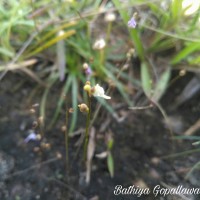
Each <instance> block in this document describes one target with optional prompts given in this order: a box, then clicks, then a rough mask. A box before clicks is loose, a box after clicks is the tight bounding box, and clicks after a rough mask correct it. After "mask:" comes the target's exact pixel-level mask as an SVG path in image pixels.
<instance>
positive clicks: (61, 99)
mask: <svg viewBox="0 0 200 200" xmlns="http://www.w3.org/2000/svg"><path fill="white" fill-rule="evenodd" d="M71 84H72V76H68V79H67V81H66V83H65V85H64V87H63V89H62V92H61V95H60V99H59V101H58V103H57V107H56V111H55V114H54V116H53V118H52V120H51V123H50V125H49V128H51V127H52V126H53V125H54V123H55V122H56V120H57V118H58V115H59V113H60V111H61V108H62V106H63V103H64V100H65V99H64V98H63V95H65V96H67V93H68V91H69V88H70V86H71Z"/></svg>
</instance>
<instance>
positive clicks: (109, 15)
mask: <svg viewBox="0 0 200 200" xmlns="http://www.w3.org/2000/svg"><path fill="white" fill-rule="evenodd" d="M104 20H105V21H106V22H113V21H115V20H116V15H115V13H112V12H111V13H107V14H106V15H105V17H104Z"/></svg>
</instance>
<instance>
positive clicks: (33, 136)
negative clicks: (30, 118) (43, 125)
mask: <svg viewBox="0 0 200 200" xmlns="http://www.w3.org/2000/svg"><path fill="white" fill-rule="evenodd" d="M31 140H33V141H36V140H38V137H37V135H36V133H35V132H30V134H29V135H28V136H27V137H26V138H25V139H24V142H25V143H28V142H29V141H31Z"/></svg>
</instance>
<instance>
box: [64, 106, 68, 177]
mask: <svg viewBox="0 0 200 200" xmlns="http://www.w3.org/2000/svg"><path fill="white" fill-rule="evenodd" d="M65 117H66V122H65V126H66V127H65V153H66V155H65V156H66V172H67V173H68V171H69V136H68V122H69V109H66V115H65Z"/></svg>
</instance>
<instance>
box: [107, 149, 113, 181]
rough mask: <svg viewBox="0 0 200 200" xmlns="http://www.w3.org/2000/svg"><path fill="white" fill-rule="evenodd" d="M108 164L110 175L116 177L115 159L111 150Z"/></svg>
mask: <svg viewBox="0 0 200 200" xmlns="http://www.w3.org/2000/svg"><path fill="white" fill-rule="evenodd" d="M107 166H108V171H109V173H110V176H111V177H112V178H113V177H114V161H113V157H112V154H111V152H108V157H107Z"/></svg>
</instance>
